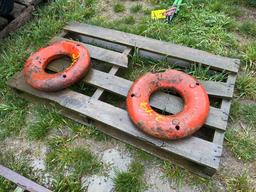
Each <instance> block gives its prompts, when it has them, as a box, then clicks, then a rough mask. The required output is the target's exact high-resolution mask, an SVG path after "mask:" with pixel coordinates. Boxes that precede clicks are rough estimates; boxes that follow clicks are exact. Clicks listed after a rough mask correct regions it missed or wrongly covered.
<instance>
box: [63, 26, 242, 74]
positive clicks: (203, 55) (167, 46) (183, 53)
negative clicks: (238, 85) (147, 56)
mask: <svg viewBox="0 0 256 192" xmlns="http://www.w3.org/2000/svg"><path fill="white" fill-rule="evenodd" d="M64 29H65V30H67V31H71V32H75V33H79V34H83V35H87V36H90V37H95V38H98V39H105V40H108V41H111V42H114V43H119V44H123V45H129V46H133V47H137V48H139V49H142V50H147V51H150V52H154V53H159V54H163V55H168V56H171V57H174V58H178V59H182V60H186V61H190V62H195V63H201V64H203V65H206V66H211V67H212V68H215V69H219V70H227V71H231V72H238V69H239V64H240V60H238V59H231V58H227V57H222V56H218V55H213V54H210V53H208V52H205V51H201V50H197V49H192V48H188V47H184V46H180V45H176V44H173V43H167V42H163V41H159V40H154V39H150V38H146V37H141V36H138V35H133V34H128V33H124V32H120V31H116V30H112V29H106V28H102V27H97V26H92V25H88V24H81V23H72V24H70V25H68V26H66V27H65V28H64Z"/></svg>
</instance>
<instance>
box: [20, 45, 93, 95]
mask: <svg viewBox="0 0 256 192" xmlns="http://www.w3.org/2000/svg"><path fill="white" fill-rule="evenodd" d="M63 55H67V56H69V57H70V58H71V60H72V63H71V65H70V66H69V67H67V68H66V69H65V70H64V71H62V72H59V73H55V74H49V73H47V72H46V71H45V69H46V67H47V65H48V64H49V63H50V62H51V61H52V60H54V59H57V58H59V57H61V56H63ZM89 69H90V54H89V52H88V50H87V49H86V47H84V46H83V45H82V44H80V43H75V42H72V41H59V42H55V43H53V44H51V45H49V46H48V47H46V48H42V49H39V50H38V51H37V52H35V53H33V54H32V55H31V56H30V57H29V59H28V60H27V62H26V64H25V66H24V69H23V73H24V76H25V79H26V82H27V83H28V84H30V85H31V86H32V87H34V88H35V89H39V90H42V91H59V90H62V89H64V88H66V87H68V86H70V85H72V84H74V83H75V82H77V81H79V80H80V79H81V78H82V77H84V75H85V74H86V73H87V72H88V71H89Z"/></svg>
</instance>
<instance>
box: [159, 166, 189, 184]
mask: <svg viewBox="0 0 256 192" xmlns="http://www.w3.org/2000/svg"><path fill="white" fill-rule="evenodd" d="M163 170H164V174H165V177H167V178H168V179H170V180H172V181H175V183H176V184H177V186H178V187H181V186H182V185H183V184H184V183H185V181H186V180H185V178H186V175H187V174H188V173H187V172H186V171H185V170H184V169H182V168H180V167H178V166H175V165H173V164H170V163H168V162H164V163H163Z"/></svg>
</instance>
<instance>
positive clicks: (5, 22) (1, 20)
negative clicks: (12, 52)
mask: <svg viewBox="0 0 256 192" xmlns="http://www.w3.org/2000/svg"><path fill="white" fill-rule="evenodd" d="M41 1H43V0H15V3H14V8H13V10H12V12H11V13H10V14H9V15H8V16H0V39H2V38H4V37H6V36H8V34H9V33H11V32H14V31H15V30H17V29H18V28H19V27H21V26H22V25H24V24H25V23H26V22H27V21H29V20H30V19H31V17H32V12H33V11H34V9H35V6H36V5H37V4H39V3H40V2H41Z"/></svg>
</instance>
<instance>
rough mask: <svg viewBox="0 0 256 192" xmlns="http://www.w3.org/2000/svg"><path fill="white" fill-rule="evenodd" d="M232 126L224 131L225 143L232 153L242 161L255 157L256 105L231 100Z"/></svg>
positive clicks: (251, 159)
mask: <svg viewBox="0 0 256 192" xmlns="http://www.w3.org/2000/svg"><path fill="white" fill-rule="evenodd" d="M231 119H232V120H233V124H234V125H233V126H232V128H231V127H230V128H229V129H228V130H227V132H226V140H227V144H228V146H229V147H230V149H231V151H232V152H233V153H234V155H235V156H236V157H237V158H238V159H241V160H244V161H253V160H255V159H256V151H255V150H253V149H254V148H255V147H256V142H255V141H256V140H255V138H256V105H254V104H242V103H239V102H238V101H235V102H233V104H232V107H231Z"/></svg>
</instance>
